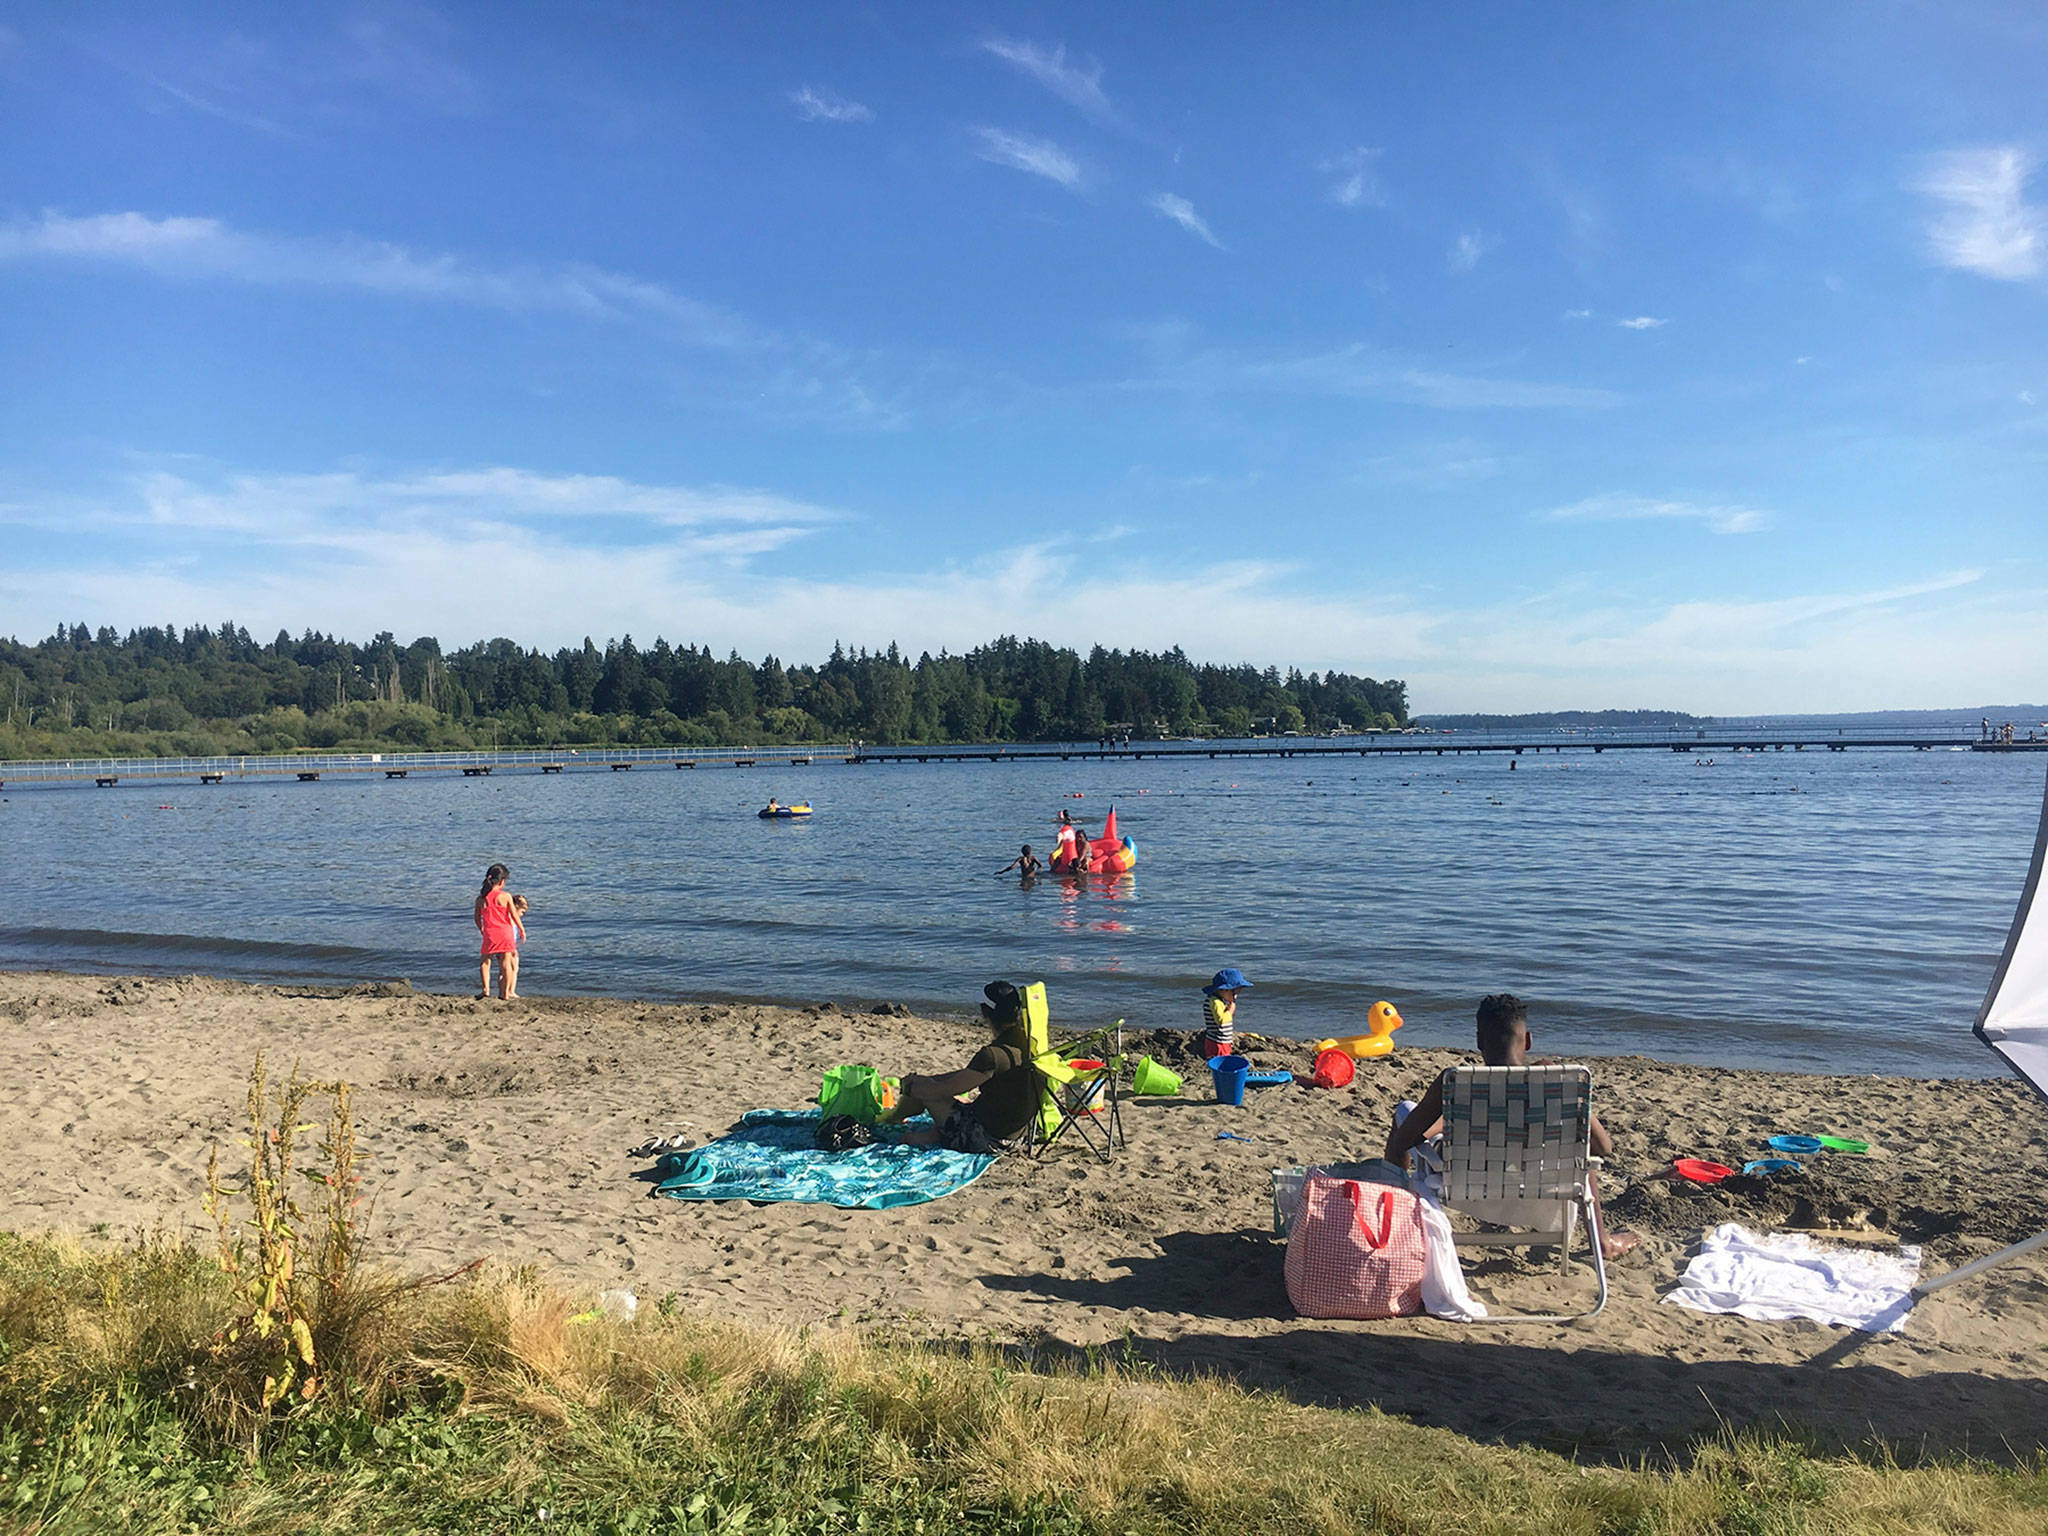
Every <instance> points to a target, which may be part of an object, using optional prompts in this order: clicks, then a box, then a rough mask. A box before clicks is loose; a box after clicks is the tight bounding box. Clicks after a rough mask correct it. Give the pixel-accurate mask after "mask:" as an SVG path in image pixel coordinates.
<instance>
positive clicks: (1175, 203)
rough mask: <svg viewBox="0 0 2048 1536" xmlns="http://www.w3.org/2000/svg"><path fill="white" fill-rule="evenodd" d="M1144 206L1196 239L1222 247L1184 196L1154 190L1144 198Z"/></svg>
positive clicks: (1218, 247)
mask: <svg viewBox="0 0 2048 1536" xmlns="http://www.w3.org/2000/svg"><path fill="white" fill-rule="evenodd" d="M1146 206H1148V207H1149V208H1151V210H1152V211H1153V212H1154V213H1156V214H1159V215H1160V216H1161V217H1163V218H1168V219H1171V220H1173V222H1174V223H1176V224H1178V225H1179V226H1180V227H1181V228H1182V229H1184V230H1186V231H1187V232H1188V233H1189V234H1191V235H1193V236H1194V237H1195V238H1196V239H1198V240H1203V241H1206V242H1208V243H1209V244H1210V245H1213V246H1215V247H1216V249H1217V250H1219V251H1220V250H1222V249H1223V242H1222V241H1221V240H1218V239H1217V238H1216V234H1215V231H1213V230H1212V229H1210V228H1209V226H1208V223H1207V222H1206V221H1205V220H1204V219H1203V218H1202V216H1201V215H1200V214H1199V213H1197V212H1195V205H1194V204H1193V203H1191V202H1189V201H1188V200H1187V199H1186V198H1184V197H1180V196H1177V195H1176V194H1174V193H1172V192H1155V193H1154V194H1153V195H1152V196H1151V197H1150V198H1148V199H1147V200H1146Z"/></svg>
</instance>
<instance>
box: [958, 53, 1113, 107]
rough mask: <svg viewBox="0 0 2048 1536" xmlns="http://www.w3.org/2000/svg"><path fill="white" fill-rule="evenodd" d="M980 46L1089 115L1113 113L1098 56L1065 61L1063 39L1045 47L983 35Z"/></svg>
mask: <svg viewBox="0 0 2048 1536" xmlns="http://www.w3.org/2000/svg"><path fill="white" fill-rule="evenodd" d="M981 46H982V50H983V51H984V52H986V53H992V54H994V55H995V56H996V57H997V58H999V59H1001V60H1002V61H1003V62H1004V63H1005V64H1008V65H1009V66H1010V67H1011V68H1012V69H1015V70H1016V71H1017V72H1018V73H1019V74H1022V75H1024V76H1025V77H1026V78H1027V79H1031V80H1035V81H1037V82H1038V83H1039V84H1040V85H1042V86H1044V87H1045V88H1046V89H1047V90H1048V91H1051V92H1052V93H1053V95H1055V96H1057V97H1059V98H1060V99H1061V100H1062V101H1064V102H1067V103H1068V104H1069V105H1071V106H1075V107H1078V108H1080V109H1081V111H1083V112H1085V113H1087V114H1088V115H1089V116H1090V117H1093V118H1097V119H1099V120H1101V121H1104V122H1107V121H1109V120H1110V119H1112V118H1114V117H1115V116H1116V109H1115V108H1114V107H1112V106H1111V105H1110V103H1109V97H1108V96H1106V95H1105V94H1104V93H1103V90H1102V61H1101V60H1099V59H1092V58H1091V59H1089V60H1088V61H1087V62H1085V63H1083V62H1082V61H1081V60H1080V59H1079V58H1078V57H1077V58H1075V59H1073V60H1072V61H1069V60H1068V58H1067V48H1066V44H1064V43H1055V44H1054V45H1053V46H1052V47H1050V48H1048V47H1046V46H1045V45H1044V44H1043V43H1034V42H1028V41H1026V40H1024V39H1021V38H1014V37H991V38H986V39H984V40H983V42H982V45H981Z"/></svg>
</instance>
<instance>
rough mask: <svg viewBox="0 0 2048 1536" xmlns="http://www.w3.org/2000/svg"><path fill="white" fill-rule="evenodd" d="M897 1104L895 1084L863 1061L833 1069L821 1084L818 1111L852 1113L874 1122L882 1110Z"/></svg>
mask: <svg viewBox="0 0 2048 1536" xmlns="http://www.w3.org/2000/svg"><path fill="white" fill-rule="evenodd" d="M895 1103H896V1090H895V1088H894V1086H893V1085H892V1084H891V1083H890V1082H889V1081H888V1079H886V1078H885V1077H883V1076H882V1074H881V1073H879V1072H877V1071H876V1070H875V1069H874V1068H873V1067H870V1066H863V1065H860V1064H857V1063H855V1064H849V1065H846V1066H840V1067H832V1068H829V1069H828V1070H827V1071H826V1073H825V1080H824V1081H823V1082H821V1083H820V1084H818V1113H819V1115H820V1117H821V1118H824V1119H828V1120H829V1119H830V1118H831V1117H832V1116H834V1115H851V1116H852V1117H853V1118H854V1119H856V1120H858V1121H859V1122H860V1123H861V1124H862V1125H873V1124H874V1123H875V1122H876V1121H877V1120H879V1119H881V1117H882V1112H883V1111H884V1110H886V1109H891V1108H893V1107H894V1106H895Z"/></svg>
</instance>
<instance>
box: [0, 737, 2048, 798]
mask: <svg viewBox="0 0 2048 1536" xmlns="http://www.w3.org/2000/svg"><path fill="white" fill-rule="evenodd" d="M1852 749H1853V750H1858V751H1862V750H1867V749H1891V750H1894V751H1899V750H1906V751H1914V752H1938V751H1957V750H1963V749H1967V750H1969V751H1971V752H1989V753H2009V752H2048V740H2043V741H2012V742H2004V741H1997V740H1986V739H1984V738H1981V737H1973V736H1958V735H1954V734H1934V733H1931V732H1930V733H1914V732H1910V731H1907V732H1898V731H1892V732H1882V733H1879V732H1872V733H1870V734H1859V733H1856V732H1853V731H1848V730H1843V731H1839V732H1833V733H1829V732H1815V731H1805V732H1798V733H1791V734H1781V735H1772V734H1757V733H1733V732H1724V733H1721V734H1715V735H1711V736H1710V735H1707V734H1704V733H1700V732H1693V733H1689V734H1684V735H1673V734H1670V733H1644V734H1641V735H1633V734H1627V733H1620V732H1614V733H1598V734H1593V733H1588V734H1584V735H1575V736H1562V737H1561V736H1558V735H1548V736H1527V737H1509V736H1490V735H1483V734H1463V733H1458V732H1451V731H1440V732H1412V733H1411V732H1400V733H1393V732H1389V733H1386V734H1374V735H1368V736H1337V737H1292V736H1290V737H1268V738H1263V739H1259V738H1254V739H1252V740H1249V741H1123V742H1113V743H1102V742H1032V743H1016V744H1009V745H1004V744H996V743H991V744H988V745H984V746H944V747H930V746H926V747H875V746H869V745H867V744H866V743H864V742H850V743H847V742H842V743H838V744H835V745H830V746H817V745H802V744H798V745H792V746H780V747H705V748H684V747H539V748H535V747H520V748H513V749H507V750H504V751H474V752H396V753H394V752H291V753H276V754H272V755H267V756H247V757H116V758H69V759H52V760H47V761H45V760H40V759H31V760H18V761H14V762H0V788H5V787H7V786H8V785H14V786H17V787H19V786H26V785H31V784H51V785H55V784H94V785H97V786H98V787H100V788H102V789H114V788H117V787H119V786H120V785H122V784H150V783H163V782H165V781H167V780H181V779H182V780H187V781H196V782H198V783H201V784H206V785H221V784H226V783H227V782H228V781H229V780H231V779H234V780H245V779H284V778H290V779H295V780H297V781H298V782H300V783H304V784H317V783H320V782H321V781H322V780H323V779H329V778H346V777H348V776H351V775H362V776H381V777H383V778H384V779H386V780H390V781H401V780H404V779H407V778H409V777H412V776H414V775H435V774H439V775H447V776H454V775H460V776H461V777H463V778H466V779H488V778H490V777H491V775H492V774H493V773H519V772H525V773H533V774H546V775H560V774H569V773H579V772H610V773H623V772H626V771H627V770H629V769H631V768H633V767H634V766H635V765H638V764H652V765H658V766H662V767H675V768H712V767H730V768H756V767H763V768H806V767H809V766H811V765H812V764H813V763H817V762H839V763H844V764H847V765H848V766H855V767H858V766H865V765H868V764H890V763H897V764H901V763H925V764H931V763H1007V762H1048V761H1056V762H1063V763H1068V762H1144V761H1148V760H1149V761H1155V762H1164V761H1171V760H1174V759H1204V760H1222V759H1230V758H1257V757H1271V758H1295V757H1305V758H1319V757H1351V758H1373V757H1431V756H1434V757H1464V756H1468V755H1470V756H1488V755H1494V756H1498V755H1501V754H1508V755H1511V756H1515V757H1523V756H1538V755H1541V754H1542V753H1545V752H1549V753H1552V754H1553V755H1555V754H1566V753H1570V754H1578V755H1587V754H1591V755H1595V756H1598V755H1600V754H1603V753H1607V752H1677V753H1691V754H1692V755H1694V756H1696V757H1716V756H1726V755H1730V754H1734V753H1748V752H1847V751H1850V750H1852Z"/></svg>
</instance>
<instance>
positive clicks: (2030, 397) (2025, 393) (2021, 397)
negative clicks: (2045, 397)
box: [2013, 389, 2034, 405]
mask: <svg viewBox="0 0 2048 1536" xmlns="http://www.w3.org/2000/svg"><path fill="white" fill-rule="evenodd" d="M2013 398H2014V399H2016V400H2018V401H2019V403H2020V404H2021V405H2032V404H2033V403H2034V392H2033V391H2032V390H2031V389H2023V390H2021V391H2020V392H2019V393H2018V394H2017V395H2015V396H2014V397H2013Z"/></svg>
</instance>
